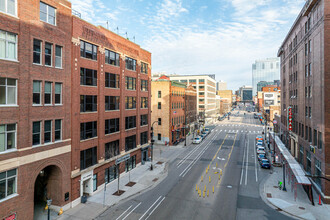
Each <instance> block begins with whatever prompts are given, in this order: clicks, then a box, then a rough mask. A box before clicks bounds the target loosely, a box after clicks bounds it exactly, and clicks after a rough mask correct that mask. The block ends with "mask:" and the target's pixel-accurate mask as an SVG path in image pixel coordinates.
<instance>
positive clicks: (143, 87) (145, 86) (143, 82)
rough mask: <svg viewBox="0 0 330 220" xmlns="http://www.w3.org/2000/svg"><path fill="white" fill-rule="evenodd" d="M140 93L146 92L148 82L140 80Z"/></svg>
mask: <svg viewBox="0 0 330 220" xmlns="http://www.w3.org/2000/svg"><path fill="white" fill-rule="evenodd" d="M141 91H143V92H148V80H143V79H142V80H141Z"/></svg>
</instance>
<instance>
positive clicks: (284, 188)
mask: <svg viewBox="0 0 330 220" xmlns="http://www.w3.org/2000/svg"><path fill="white" fill-rule="evenodd" d="M282 164H283V191H286V187H285V162H284V161H283V163H282Z"/></svg>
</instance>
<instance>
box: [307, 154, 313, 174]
mask: <svg viewBox="0 0 330 220" xmlns="http://www.w3.org/2000/svg"><path fill="white" fill-rule="evenodd" d="M306 158H307V169H306V172H307V173H309V174H310V173H311V165H312V160H311V152H310V151H306Z"/></svg>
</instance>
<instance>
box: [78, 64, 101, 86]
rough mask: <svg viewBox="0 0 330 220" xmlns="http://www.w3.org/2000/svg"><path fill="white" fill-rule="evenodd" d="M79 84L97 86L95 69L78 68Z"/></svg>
mask: <svg viewBox="0 0 330 220" xmlns="http://www.w3.org/2000/svg"><path fill="white" fill-rule="evenodd" d="M80 85H85V86H97V71H96V70H91V69H86V68H80Z"/></svg>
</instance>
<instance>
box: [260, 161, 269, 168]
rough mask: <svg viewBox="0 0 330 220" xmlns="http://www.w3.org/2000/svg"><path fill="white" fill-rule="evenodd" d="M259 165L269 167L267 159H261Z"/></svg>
mask: <svg viewBox="0 0 330 220" xmlns="http://www.w3.org/2000/svg"><path fill="white" fill-rule="evenodd" d="M260 166H261V168H265V169H270V163H269V161H268V160H261V161H260Z"/></svg>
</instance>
